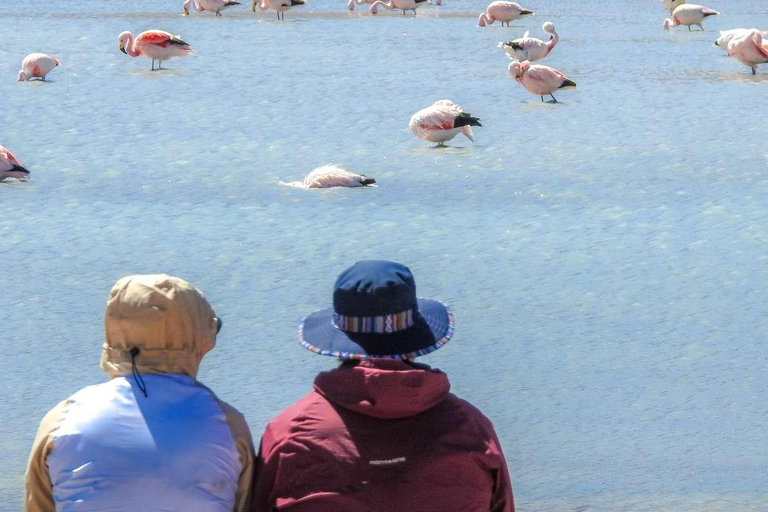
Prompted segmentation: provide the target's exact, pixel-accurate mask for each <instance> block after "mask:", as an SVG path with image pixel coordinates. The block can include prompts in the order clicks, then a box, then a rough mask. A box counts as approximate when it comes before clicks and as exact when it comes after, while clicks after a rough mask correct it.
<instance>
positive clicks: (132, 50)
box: [117, 30, 192, 71]
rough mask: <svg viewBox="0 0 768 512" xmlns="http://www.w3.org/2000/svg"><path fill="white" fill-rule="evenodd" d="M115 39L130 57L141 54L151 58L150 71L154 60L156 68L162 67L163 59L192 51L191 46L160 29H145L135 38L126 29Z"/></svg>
mask: <svg viewBox="0 0 768 512" xmlns="http://www.w3.org/2000/svg"><path fill="white" fill-rule="evenodd" d="M117 40H118V41H119V43H120V51H121V52H123V53H124V54H126V55H129V56H131V57H138V56H139V55H143V56H144V57H146V58H148V59H152V71H154V70H155V61H156V60H157V61H158V65H157V69H163V61H164V60H168V59H170V58H172V57H186V56H187V55H189V54H190V53H192V48H191V47H190V46H189V45H188V44H187V43H185V42H184V41H182V40H181V38H180V37H179V36H174V35H173V34H170V33H168V32H164V31H162V30H147V31H146V32H142V33H141V34H139V35H138V36H136V39H135V40H134V39H133V34H131V33H130V32H128V31H125V32H123V33H121V34H120V35H119V36H118V38H117Z"/></svg>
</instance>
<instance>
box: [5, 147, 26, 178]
mask: <svg viewBox="0 0 768 512" xmlns="http://www.w3.org/2000/svg"><path fill="white" fill-rule="evenodd" d="M6 178H16V179H17V180H20V181H27V180H28V179H29V171H28V170H27V169H25V168H24V166H23V165H21V164H20V163H19V161H18V160H17V159H16V157H15V156H13V153H11V152H10V151H8V150H7V149H6V148H4V147H3V146H0V181H3V180H4V179H6Z"/></svg>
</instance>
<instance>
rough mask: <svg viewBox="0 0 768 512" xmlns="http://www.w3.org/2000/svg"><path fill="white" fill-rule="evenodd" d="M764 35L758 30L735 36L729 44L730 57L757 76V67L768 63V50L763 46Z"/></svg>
mask: <svg viewBox="0 0 768 512" xmlns="http://www.w3.org/2000/svg"><path fill="white" fill-rule="evenodd" d="M763 44H764V43H763V33H762V32H760V31H759V30H757V29H752V30H748V31H746V32H742V33H740V34H737V35H735V36H734V37H733V38H732V39H731V40H730V42H729V43H728V55H730V56H731V57H733V58H734V59H736V60H738V61H739V62H741V63H742V64H744V65H745V66H749V67H750V68H752V74H753V75H756V74H757V65H758V64H765V63H767V62H768V49H766V48H765V46H763Z"/></svg>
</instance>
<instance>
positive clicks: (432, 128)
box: [408, 100, 483, 146]
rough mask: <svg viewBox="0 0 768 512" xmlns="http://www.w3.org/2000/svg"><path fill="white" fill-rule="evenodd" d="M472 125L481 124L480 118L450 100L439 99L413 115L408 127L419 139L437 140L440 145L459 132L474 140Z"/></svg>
mask: <svg viewBox="0 0 768 512" xmlns="http://www.w3.org/2000/svg"><path fill="white" fill-rule="evenodd" d="M473 126H483V125H482V124H480V119H478V118H477V117H473V116H472V114H469V113H467V112H464V111H463V110H462V109H461V107H460V106H458V105H456V104H455V103H454V102H452V101H451V100H439V101H436V102H434V103H433V104H432V105H431V106H429V107H427V108H424V109H421V110H419V111H418V112H416V113H415V114H413V116H411V121H410V123H409V124H408V127H409V128H410V129H411V131H412V132H413V133H414V135H416V136H417V137H418V138H420V139H424V140H428V141H430V142H437V143H438V145H440V146H442V145H444V143H445V142H446V141H449V140H451V139H452V138H454V137H455V136H456V135H458V134H459V133H463V134H464V135H465V136H466V137H467V138H468V139H469V140H471V141H474V140H475V138H474V134H473V133H472V127H473Z"/></svg>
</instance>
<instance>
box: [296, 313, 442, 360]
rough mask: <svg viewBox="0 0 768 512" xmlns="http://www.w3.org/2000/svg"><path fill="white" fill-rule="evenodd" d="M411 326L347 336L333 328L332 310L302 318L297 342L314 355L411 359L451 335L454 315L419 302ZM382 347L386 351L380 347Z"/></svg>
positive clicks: (436, 345) (345, 333) (433, 348)
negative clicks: (379, 332) (388, 331)
mask: <svg viewBox="0 0 768 512" xmlns="http://www.w3.org/2000/svg"><path fill="white" fill-rule="evenodd" d="M418 304H419V312H418V315H417V316H416V317H415V319H414V320H415V323H414V325H413V326H411V327H409V328H408V329H404V330H402V331H397V332H393V333H382V334H374V333H348V332H344V331H342V330H340V329H338V328H337V327H336V326H334V325H333V308H327V309H321V310H320V311H315V312H314V313H312V314H310V315H309V316H306V317H304V318H302V319H301V323H300V324H299V341H300V342H301V345H302V346H303V347H304V348H306V349H307V350H310V351H312V352H314V353H316V354H320V355H323V356H331V357H338V358H340V359H374V358H378V359H413V358H415V357H418V356H423V355H424V354H429V353H430V352H434V351H435V350H437V349H439V348H440V347H442V346H443V345H445V344H446V343H448V340H450V339H451V337H452V336H453V313H452V312H451V308H449V307H448V306H446V305H445V304H443V303H442V302H440V301H437V300H432V299H418ZM382 347H385V348H382Z"/></svg>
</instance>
